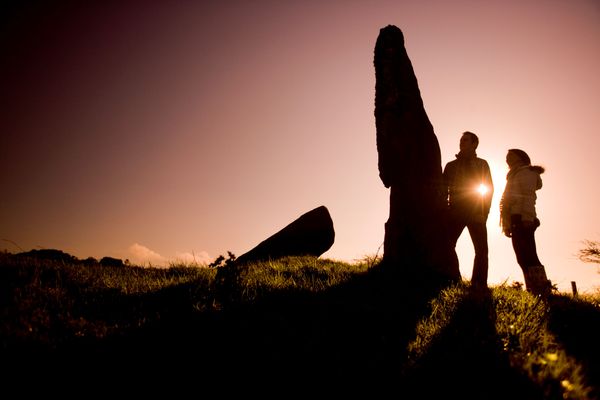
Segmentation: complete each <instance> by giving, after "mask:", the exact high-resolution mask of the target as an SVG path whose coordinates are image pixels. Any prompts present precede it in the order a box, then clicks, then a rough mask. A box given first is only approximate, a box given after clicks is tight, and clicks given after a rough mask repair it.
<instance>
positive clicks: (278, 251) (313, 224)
mask: <svg viewBox="0 0 600 400" xmlns="http://www.w3.org/2000/svg"><path fill="white" fill-rule="evenodd" d="M334 239H335V231H334V228H333V220H332V219H331V215H330V214H329V210H327V207H325V206H320V207H317V208H315V209H313V210H311V211H308V212H307V213H305V214H302V215H301V216H300V217H299V218H297V219H296V220H294V221H293V222H291V223H290V224H289V225H287V226H286V227H285V228H283V229H281V230H280V231H279V232H277V233H275V234H273V235H272V236H270V237H268V238H267V239H265V240H263V241H262V242H261V243H259V244H258V245H257V246H256V247H254V248H253V249H252V250H250V251H248V252H247V253H244V254H242V255H241V256H239V257H238V258H237V259H236V264H237V265H240V264H244V263H248V262H254V261H264V260H268V259H275V258H280V257H285V256H305V255H308V256H315V257H319V256H320V255H321V254H323V253H325V252H326V251H327V250H329V249H330V248H331V246H332V245H333V242H334Z"/></svg>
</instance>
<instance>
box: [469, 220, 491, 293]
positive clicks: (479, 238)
mask: <svg viewBox="0 0 600 400" xmlns="http://www.w3.org/2000/svg"><path fill="white" fill-rule="evenodd" d="M467 228H468V229H469V234H470V235H471V240H472V241H473V247H474V249H475V260H474V261H473V275H472V277H471V284H472V285H475V286H480V287H486V286H487V278H488V242H487V228H486V226H485V223H480V222H477V223H470V224H469V225H467Z"/></svg>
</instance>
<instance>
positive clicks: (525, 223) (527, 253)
mask: <svg viewBox="0 0 600 400" xmlns="http://www.w3.org/2000/svg"><path fill="white" fill-rule="evenodd" d="M506 163H507V164H508V167H509V171H508V175H507V176H506V188H505V189H504V193H503V194H502V200H501V201H500V224H501V226H502V231H503V232H504V234H505V235H506V236H507V237H510V238H511V239H512V245H513V249H514V250H515V255H516V256H517V262H518V263H519V266H520V267H521V269H522V270H523V275H524V277H525V286H526V287H527V290H528V291H530V292H531V293H533V294H535V295H541V296H544V297H545V296H547V295H548V294H549V293H550V282H549V281H548V278H547V277H546V270H545V269H544V266H543V265H542V263H541V262H540V260H539V258H538V255H537V250H536V245H535V236H534V234H535V230H536V229H537V227H538V226H540V220H539V219H538V218H537V214H536V212H535V201H536V199H537V196H536V194H535V192H536V191H537V190H539V189H541V188H542V178H541V176H540V175H541V174H543V173H544V168H543V167H540V166H538V165H535V166H533V165H531V159H530V158H529V156H528V155H527V153H525V152H524V151H523V150H520V149H510V150H508V153H507V155H506Z"/></svg>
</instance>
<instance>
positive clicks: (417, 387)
mask: <svg viewBox="0 0 600 400" xmlns="http://www.w3.org/2000/svg"><path fill="white" fill-rule="evenodd" d="M0 318H1V320H2V324H1V327H0V340H1V342H0V346H1V347H0V360H1V361H0V366H1V367H2V368H3V373H2V375H1V377H3V378H4V383H5V384H13V385H15V386H19V388H20V389H21V391H23V390H24V391H27V390H29V389H32V386H28V385H27V384H23V380H26V382H37V381H39V380H44V381H47V382H53V383H54V385H55V386H54V388H55V389H56V388H58V387H63V388H64V387H74V386H75V385H79V384H83V385H86V387H88V388H90V387H96V388H104V389H105V390H107V391H108V389H107V388H123V387H127V388H129V389H130V390H142V389H144V390H146V391H148V392H152V390H154V388H158V387H161V388H163V389H165V388H172V389H173V390H175V389H182V388H194V389H195V390H196V391H197V393H205V392H206V390H208V388H211V389H212V390H216V391H217V393H222V394H225V393H234V392H238V393H239V392H242V393H246V394H248V393H252V392H254V393H255V394H256V393H258V394H279V395H281V396H283V397H290V396H292V397H293V395H294V394H300V393H304V394H314V395H317V394H321V395H323V394H325V393H329V394H330V395H335V394H338V395H341V394H358V393H366V394H369V395H370V397H369V398H378V397H382V396H383V394H386V395H385V397H386V398H387V397H395V398H398V397H399V398H403V397H407V398H461V399H506V398H510V399H521V398H522V399H554V398H556V399H597V398H598V397H599V395H600V391H599V387H600V361H599V360H600V346H599V343H598V342H599V338H600V295H596V296H587V297H579V298H573V297H572V296H570V295H563V294H556V295H553V296H552V297H551V298H549V299H548V300H547V301H542V300H540V299H539V298H536V297H534V296H532V295H530V294H529V293H527V292H525V291H522V290H519V289H516V288H512V287H507V286H497V287H492V288H490V290H489V291H486V292H471V291H470V288H469V285H468V284H467V283H461V284H458V285H453V286H450V287H444V288H433V287H431V285H428V284H427V283H426V282H420V281H419V280H418V279H414V278H408V277H406V276H403V274H402V273H400V272H399V271H397V270H395V271H390V270H384V269H383V268H381V267H380V265H379V264H378V263H377V262H375V261H373V260H371V262H367V261H365V262H363V263H355V264H348V263H342V262H334V261H331V260H323V259H316V258H311V257H292V258H283V259H279V260H273V261H270V262H264V263H256V264H251V265H248V266H247V267H246V268H244V269H243V270H241V271H236V270H234V269H233V268H231V267H219V268H205V267H201V266H186V265H179V266H172V267H171V268H168V269H156V268H141V267H136V266H102V265H100V264H99V263H97V264H94V263H87V264H81V263H74V262H73V263H71V262H69V260H54V261H43V260H40V259H37V258H34V257H17V256H15V255H11V254H7V253H1V254H0ZM61 384H62V386H61ZM34 387H35V385H33V388H34ZM379 395H381V396H379Z"/></svg>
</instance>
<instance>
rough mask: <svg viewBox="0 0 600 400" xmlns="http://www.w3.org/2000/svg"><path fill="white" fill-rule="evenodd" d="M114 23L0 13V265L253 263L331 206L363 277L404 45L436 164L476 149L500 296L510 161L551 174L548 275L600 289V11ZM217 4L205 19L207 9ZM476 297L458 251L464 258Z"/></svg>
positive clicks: (552, 4)
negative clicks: (21, 259)
mask: <svg viewBox="0 0 600 400" xmlns="http://www.w3.org/2000/svg"><path fill="white" fill-rule="evenodd" d="M147 3H148V2H141V1H140V2H135V1H123V2H115V3H111V4H113V5H110V6H109V5H105V2H97V4H95V5H90V4H91V3H83V4H82V5H78V6H72V5H69V4H68V3H63V4H61V3H60V2H55V3H54V5H53V6H30V7H28V8H27V7H21V8H17V9H12V10H6V11H5V12H3V15H4V16H3V17H2V19H3V26H4V28H3V29H2V31H0V33H1V42H0V45H1V46H2V62H1V63H0V72H1V74H0V87H2V88H3V89H2V92H1V94H0V98H1V99H2V102H1V105H2V109H1V110H0V121H2V125H3V126H2V146H0V168H1V170H2V174H1V175H0V187H2V188H3V195H2V196H1V200H0V239H3V240H2V241H1V242H0V249H1V248H4V249H6V250H9V251H12V252H16V251H20V250H19V248H18V247H17V246H15V244H13V243H16V244H17V245H18V246H19V247H20V248H21V249H23V250H29V249H32V248H40V247H41V248H57V249H61V250H63V251H66V252H69V253H71V254H73V255H76V256H78V257H81V258H85V257H89V256H93V257H103V256H113V257H119V258H129V259H131V260H134V261H135V260H137V261H139V262H143V261H146V262H148V261H150V262H152V263H153V264H161V263H162V264H165V263H168V262H169V261H170V260H173V259H183V260H188V259H190V257H196V259H197V260H200V261H203V260H206V261H212V260H213V259H214V258H216V257H217V256H218V255H219V254H226V252H227V251H232V252H233V253H235V254H237V255H241V254H242V253H244V252H246V251H248V250H250V249H251V248H252V247H254V246H255V245H256V244H258V243H259V242H260V241H262V240H263V239H265V238H266V237H267V236H269V235H271V234H273V233H275V232H276V231H277V230H279V229H281V228H282V227H283V226H285V225H287V224H288V223H289V222H291V221H292V220H293V219H295V218H296V217H298V216H299V215H301V214H302V213H304V212H306V211H308V210H310V209H312V208H315V207H317V206H319V205H325V206H326V207H327V208H328V209H329V211H330V213H331V215H332V218H333V221H334V226H335V230H336V239H335V243H334V245H333V246H332V248H331V249H330V250H329V251H328V252H327V253H325V254H324V257H328V258H334V259H340V260H345V261H353V260H356V259H360V258H362V257H364V256H366V255H373V254H375V253H376V252H377V251H378V249H379V247H380V245H381V243H382V242H383V233H384V230H383V226H384V223H385V221H386V219H387V212H388V190H387V189H385V188H384V187H383V185H382V184H381V182H380V181H379V177H378V171H377V152H376V147H375V121H374V115H373V110H374V89H375V74H374V68H373V49H374V46H375V40H376V38H377V35H378V34H379V29H380V28H382V27H384V26H386V25H388V24H393V25H396V26H398V27H399V28H400V29H402V31H403V32H404V35H405V39H406V47H407V50H408V54H409V57H410V58H411V60H412V63H413V67H414V69H415V73H416V75H417V78H418V80H419V85H420V89H421V94H422V97H423V101H424V104H425V108H426V110H427V113H428V115H429V118H430V120H431V122H432V124H433V126H434V128H435V132H436V134H437V136H438V140H439V143H440V147H441V151H442V161H443V163H446V162H448V161H450V160H452V159H453V158H454V154H455V153H456V152H457V151H458V140H459V138H460V133H461V132H463V131H465V130H471V131H473V132H475V133H477V134H478V135H479V137H480V140H481V143H480V147H479V149H478V154H479V156H481V157H483V158H485V159H487V160H488V161H489V163H490V166H491V168H492V174H493V178H494V183H495V186H496V188H495V189H496V190H495V194H494V200H493V204H492V214H491V216H490V219H489V221H488V233H489V244H490V283H492V284H494V283H500V282H503V281H505V280H507V281H508V282H509V283H510V282H512V281H513V280H519V281H522V280H523V278H522V274H521V271H520V269H519V267H518V265H517V264H516V261H515V257H514V253H513V251H512V248H511V245H510V240H509V239H507V238H505V237H503V236H502V235H501V232H500V229H499V227H498V212H497V208H498V202H499V198H500V196H501V193H502V190H503V187H504V181H505V174H506V172H507V169H506V165H505V162H504V158H505V154H506V150H507V149H508V148H513V147H518V148H522V149H524V150H525V151H527V152H528V153H529V155H530V156H531V158H532V161H533V163H535V164H541V165H543V166H545V167H546V169H547V172H546V173H545V174H544V175H543V179H544V187H543V189H542V190H541V191H539V192H538V213H539V216H540V219H541V221H542V226H541V227H540V229H539V230H538V232H537V242H538V248H539V255H540V259H541V260H542V262H543V263H544V264H545V265H546V269H547V273H548V275H549V278H550V279H551V280H552V281H553V282H555V283H557V284H558V286H559V288H560V289H561V290H564V291H568V290H570V281H572V280H574V281H577V284H578V287H579V288H580V291H583V292H585V291H593V290H594V289H596V288H598V287H600V274H598V268H597V267H596V266H595V265H592V264H585V263H583V262H581V261H579V260H578V259H577V257H576V254H577V252H578V250H579V249H580V248H581V247H582V246H583V244H582V241H583V240H585V239H589V240H600V211H599V209H598V207H599V206H598V204H600V201H599V200H600V185H598V174H599V173H600V168H599V167H600V158H599V157H598V151H599V149H600V135H599V134H598V129H599V128H598V127H600V112H599V109H598V107H599V105H600V74H599V73H598V71H600V6H599V5H598V2H596V1H593V0H587V1H586V0H575V1H569V2H565V1H559V0H556V1H555V0H548V1H537V0H535V1H528V0H525V1H523V0H519V1H490V2H478V1H467V0H464V1H454V2H446V1H441V0H440V1H415V2H409V1H404V2H403V1H382V2H377V1H307V0H304V1H285V2H281V1H254V2H247V1H224V2H193V1H182V2H151V3H157V4H158V3H159V4H161V5H156V4H155V5H153V6H148V5H147ZM204 3H207V4H204ZM457 251H458V253H459V257H460V261H461V271H462V273H463V276H465V277H466V278H470V275H471V267H472V257H473V250H472V246H471V243H470V239H469V237H468V234H467V233H466V231H465V234H464V235H463V236H462V237H461V239H460V241H459V245H458V247H457Z"/></svg>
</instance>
